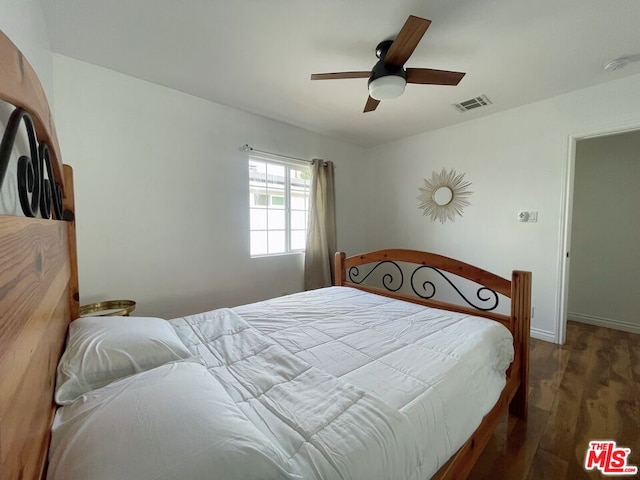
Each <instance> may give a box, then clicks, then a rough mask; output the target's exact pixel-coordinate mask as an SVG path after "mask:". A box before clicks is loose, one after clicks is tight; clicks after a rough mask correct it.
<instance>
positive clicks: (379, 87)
mask: <svg viewBox="0 0 640 480" xmlns="http://www.w3.org/2000/svg"><path fill="white" fill-rule="evenodd" d="M406 85H407V80H406V79H405V78H403V77H401V76H399V75H386V76H384V77H378V78H376V79H374V80H371V81H370V82H369V95H370V96H371V98H374V99H376V100H390V99H392V98H397V97H399V96H400V95H402V93H403V92H404V87H405V86H406Z"/></svg>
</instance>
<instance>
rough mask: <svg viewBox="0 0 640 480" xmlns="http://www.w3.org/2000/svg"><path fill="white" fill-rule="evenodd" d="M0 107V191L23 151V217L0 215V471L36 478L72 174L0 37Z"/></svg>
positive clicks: (33, 91) (63, 292)
mask: <svg viewBox="0 0 640 480" xmlns="http://www.w3.org/2000/svg"><path fill="white" fill-rule="evenodd" d="M0 100H2V101H4V102H7V103H9V104H11V105H13V106H14V107H15V110H14V112H13V113H12V115H11V118H10V119H9V122H8V124H7V127H6V129H4V132H2V144H1V145H0V191H1V190H2V188H3V186H4V187H6V184H7V183H8V182H9V181H14V179H13V178H11V179H9V177H7V176H6V175H5V173H6V172H7V168H8V166H9V165H8V164H9V162H10V161H12V158H14V157H15V154H14V155H13V156H12V155H11V153H12V150H13V143H14V140H15V138H16V135H17V134H19V133H20V132H25V133H26V134H27V138H28V142H29V147H30V148H29V149H30V155H28V156H27V155H24V156H21V157H20V159H19V161H18V165H17V175H16V178H17V183H18V186H17V188H16V189H15V190H17V191H18V192H19V194H20V204H21V206H22V209H23V211H24V213H25V215H26V216H25V217H17V216H8V215H0V472H2V473H1V476H2V478H7V479H38V478H40V477H41V476H42V474H43V472H44V468H45V464H46V455H47V450H48V445H49V435H50V428H51V421H52V418H53V414H54V412H55V407H54V403H53V389H54V386H55V373H56V366H57V363H58V360H59V358H60V355H61V352H62V348H63V345H64V341H65V336H66V331H67V327H68V325H69V322H70V321H71V320H72V319H74V318H77V317H78V313H79V303H78V302H79V296H78V273H77V257H76V236H75V214H74V200H73V173H72V170H71V168H70V167H69V166H67V165H63V164H62V161H61V157H60V149H59V146H58V140H57V137H56V132H55V128H54V125H53V120H52V118H51V112H50V110H49V105H48V103H47V99H46V96H45V94H44V90H43V88H42V85H41V84H40V81H39V80H38V77H37V75H36V74H35V72H34V70H33V68H32V67H31V65H29V62H27V60H26V59H25V58H24V56H23V55H22V54H21V53H20V51H19V50H18V48H17V47H16V46H15V45H14V44H13V43H12V42H11V41H10V40H9V39H8V38H7V37H6V35H5V34H4V33H3V32H1V31H0ZM30 217H34V218H30ZM35 217H41V218H35Z"/></svg>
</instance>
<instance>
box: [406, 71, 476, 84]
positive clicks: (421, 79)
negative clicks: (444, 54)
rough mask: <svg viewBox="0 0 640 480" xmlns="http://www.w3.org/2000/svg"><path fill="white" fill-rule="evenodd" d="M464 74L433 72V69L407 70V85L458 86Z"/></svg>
mask: <svg viewBox="0 0 640 480" xmlns="http://www.w3.org/2000/svg"><path fill="white" fill-rule="evenodd" d="M465 75H466V74H465V73H463V72H450V71H448V70H433V69H431V68H407V83H419V84H430V85H458V84H459V83H460V80H462V77H464V76H465Z"/></svg>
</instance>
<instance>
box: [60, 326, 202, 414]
mask: <svg viewBox="0 0 640 480" xmlns="http://www.w3.org/2000/svg"><path fill="white" fill-rule="evenodd" d="M191 356H192V354H191V352H189V350H188V349H187V347H185V345H184V343H182V341H181V340H180V338H178V335H176V332H175V330H173V327H171V325H170V324H169V322H167V321H166V320H162V319H161V318H151V317H85V318H79V319H77V320H75V321H73V322H71V325H70V326H69V340H68V341H67V348H66V350H65V352H64V353H63V354H62V358H61V359H60V363H59V364H58V379H57V383H56V394H55V400H56V402H57V403H58V404H59V405H66V404H69V403H71V402H73V401H74V400H75V399H76V398H78V397H79V396H80V395H82V394H83V393H85V392H88V391H90V390H93V389H94V388H99V387H102V386H104V385H107V384H108V383H110V382H113V381H114V380H118V379H119V378H122V377H126V376H128V375H131V374H134V373H137V372H142V371H144V370H149V369H151V368H155V367H158V366H160V365H164V364H165V363H168V362H172V361H176V360H182V359H185V358H189V357H191Z"/></svg>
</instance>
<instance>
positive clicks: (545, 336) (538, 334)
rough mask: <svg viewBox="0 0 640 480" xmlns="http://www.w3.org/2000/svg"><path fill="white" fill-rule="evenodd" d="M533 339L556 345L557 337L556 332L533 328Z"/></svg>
mask: <svg viewBox="0 0 640 480" xmlns="http://www.w3.org/2000/svg"><path fill="white" fill-rule="evenodd" d="M531 337H532V338H535V339H537V340H544V341H545V342H551V343H556V335H555V333H554V332H549V331H547V330H540V329H539V328H534V327H531Z"/></svg>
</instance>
